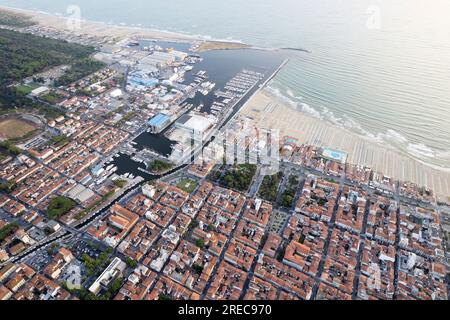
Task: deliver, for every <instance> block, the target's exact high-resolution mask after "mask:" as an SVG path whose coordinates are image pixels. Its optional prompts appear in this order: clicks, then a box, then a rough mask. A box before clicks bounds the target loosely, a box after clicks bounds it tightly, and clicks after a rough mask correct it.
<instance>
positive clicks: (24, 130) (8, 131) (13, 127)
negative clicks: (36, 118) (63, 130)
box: [0, 118, 38, 139]
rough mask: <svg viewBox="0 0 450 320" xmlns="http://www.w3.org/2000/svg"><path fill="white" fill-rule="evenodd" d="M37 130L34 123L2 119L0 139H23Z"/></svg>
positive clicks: (0, 120)
mask: <svg viewBox="0 0 450 320" xmlns="http://www.w3.org/2000/svg"><path fill="white" fill-rule="evenodd" d="M37 128H38V127H37V126H36V125H35V124H33V123H32V122H29V121H25V120H22V119H20V118H6V119H0V137H2V138H5V139H18V138H22V137H24V136H26V135H27V134H28V133H30V132H33V131H34V130H36V129H37Z"/></svg>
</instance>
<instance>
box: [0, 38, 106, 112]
mask: <svg viewBox="0 0 450 320" xmlns="http://www.w3.org/2000/svg"><path fill="white" fill-rule="evenodd" d="M93 52H94V48H92V47H86V46H82V45H78V44H72V43H68V42H65V41H60V40H53V39H49V38H44V37H38V36H34V35H31V34H24V33H20V32H15V31H9V30H3V29H0V61H2V63H1V64H0V113H7V112H10V111H12V110H14V109H16V108H18V109H27V110H33V111H36V110H40V111H41V112H40V114H43V115H46V116H49V117H52V116H54V115H55V113H56V112H55V111H54V110H51V107H49V106H48V105H45V104H42V103H39V102H37V101H32V100H30V99H28V98H27V97H26V96H25V95H24V94H23V93H21V92H20V91H18V90H16V89H15V88H14V87H9V85H10V84H12V83H14V82H17V81H21V80H22V79H24V78H27V77H30V76H32V75H34V74H36V73H38V72H41V71H43V70H45V69H46V68H49V67H54V66H58V65H62V64H70V65H71V66H72V68H71V69H70V70H69V71H68V73H67V74H66V75H64V76H63V79H62V80H63V81H62V82H63V83H66V82H67V81H70V80H78V79H76V78H77V77H83V76H85V75H86V74H87V73H89V72H94V71H96V70H97V69H99V68H101V67H102V66H103V64H102V63H98V62H96V61H92V60H90V58H89V56H90V55H91V54H92V53H93Z"/></svg>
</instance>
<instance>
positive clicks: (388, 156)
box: [0, 6, 450, 198]
mask: <svg viewBox="0 0 450 320" xmlns="http://www.w3.org/2000/svg"><path fill="white" fill-rule="evenodd" d="M0 10H4V11H10V12H13V13H19V14H23V15H27V16H30V18H31V20H32V21H33V22H36V23H37V24H38V25H40V26H42V27H50V28H53V29H55V30H59V31H69V30H70V28H69V26H68V24H67V21H68V18H67V17H62V16H56V15H54V14H51V13H45V12H42V11H33V10H28V9H18V8H11V7H5V6H0ZM76 33H78V34H85V35H90V36H97V37H103V38H110V39H111V40H110V41H116V42H118V41H122V40H125V39H131V38H140V39H154V40H160V41H174V42H187V43H189V42H199V43H200V46H201V45H202V44H206V45H207V46H208V45H210V46H211V48H209V49H208V48H207V49H208V50H229V49H236V47H235V46H237V47H238V48H239V46H242V47H241V48H242V49H260V50H289V49H290V50H292V49H293V48H284V49H281V48H278V49H275V48H266V49H264V48H256V47H253V46H250V45H247V44H245V43H242V42H238V41H225V40H215V39H205V38H202V37H201V36H195V35H185V34H181V33H176V32H170V31H163V30H156V29H151V28H145V27H136V26H122V25H111V24H108V23H105V22H96V21H89V20H82V22H81V27H80V29H79V30H77V31H76ZM227 44H228V45H230V46H231V48H226V45H227ZM214 46H216V48H214ZM208 50H204V51H208ZM204 51H203V52H204ZM302 51H305V52H308V51H307V50H303V49H302ZM261 101H262V103H263V105H262V106H255V102H261ZM264 103H266V105H265V108H267V106H268V104H274V105H275V108H274V110H276V109H277V108H278V109H281V111H279V112H277V118H278V119H280V118H283V119H284V120H281V121H273V119H272V121H271V120H270V119H268V117H267V116H268V115H269V116H270V114H271V113H273V111H274V110H271V111H270V112H267V111H268V110H265V109H264ZM250 107H253V108H256V109H259V113H260V114H262V115H263V116H262V117H256V118H257V119H256V120H255V121H254V122H255V124H259V126H260V127H269V128H270V127H272V128H274V129H280V131H281V132H286V134H283V135H292V136H294V137H296V138H298V139H299V141H300V142H302V143H303V142H305V143H309V144H311V145H318V146H321V145H322V146H327V147H331V148H337V149H340V150H342V151H345V152H347V153H348V154H349V161H350V162H351V163H354V164H359V165H365V166H368V167H371V168H373V169H374V170H377V171H379V172H382V173H384V174H386V175H390V176H392V177H394V178H396V179H399V180H401V181H411V182H414V183H417V184H418V185H422V186H426V187H429V188H431V189H433V190H434V192H435V193H436V194H440V195H441V196H445V197H446V198H447V197H448V196H450V186H449V184H450V172H449V171H446V170H445V168H436V167H434V166H433V165H432V164H428V163H426V162H424V161H419V160H418V159H414V158H412V157H411V156H408V155H406V154H404V153H401V152H399V151H397V150H396V149H395V147H394V146H390V145H387V144H383V145H381V144H379V143H377V142H376V141H373V140H371V139H370V138H367V137H364V136H362V135H360V134H358V133H356V132H353V131H351V130H349V129H345V128H340V127H338V126H335V125H333V124H331V123H328V122H327V121H326V120H321V119H318V118H314V117H313V116H310V115H308V114H306V113H305V112H302V111H301V110H296V109H295V108H293V107H292V106H290V105H289V103H287V102H285V101H283V99H282V98H280V97H277V96H275V95H274V94H272V93H270V92H269V91H268V89H267V83H266V84H265V86H264V87H262V88H260V89H259V90H258V91H257V92H255V94H254V95H253V96H252V97H250V99H249V100H248V101H247V102H246V103H245V104H244V105H243V106H242V108H241V110H240V111H239V112H238V113H237V114H236V116H239V115H244V116H248V115H251V114H252V112H251V111H252V110H248V109H249V108H250ZM260 114H259V115H260ZM259 115H258V116H259ZM286 115H289V116H288V117H287V118H286ZM289 132H290V133H291V134H289ZM352 146H353V147H352ZM399 163H402V164H403V166H400V167H398V166H397V164H399ZM443 179H444V180H445V181H441V180H443ZM436 181H437V182H436Z"/></svg>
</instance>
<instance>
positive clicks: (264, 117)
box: [238, 87, 450, 201]
mask: <svg viewBox="0 0 450 320" xmlns="http://www.w3.org/2000/svg"><path fill="white" fill-rule="evenodd" d="M238 116H242V117H247V118H249V119H250V120H251V123H252V125H254V126H256V127H259V128H266V129H278V130H280V137H283V136H292V137H295V138H297V139H298V140H299V144H302V143H305V144H309V145H314V146H317V147H329V148H333V149H338V150H340V151H344V152H347V153H348V163H351V164H357V165H361V166H366V167H369V168H371V169H373V170H375V171H377V172H380V173H383V174H385V175H387V176H390V177H393V178H395V179H397V180H399V181H404V182H413V183H416V184H418V185H419V186H425V187H428V188H430V189H432V190H433V191H434V193H435V194H436V196H437V197H438V198H442V199H445V200H446V201H447V200H448V197H449V196H450V172H448V171H445V170H439V169H437V168H433V167H432V165H429V164H426V163H422V162H419V161H418V160H416V159H413V158H411V157H409V156H407V155H405V154H402V153H401V152H399V151H397V150H396V149H395V148H394V147H392V146H388V145H385V144H384V145H383V144H379V143H376V142H374V141H372V140H370V139H369V138H367V137H364V136H362V135H359V134H357V133H355V132H353V131H351V130H348V129H345V128H339V127H337V126H335V125H333V124H331V123H328V122H327V121H324V120H322V119H318V118H315V117H313V116H310V115H308V114H306V113H304V112H302V111H299V110H295V109H294V108H293V107H291V106H289V104H287V103H286V102H283V101H282V99H281V98H279V97H276V96H274V95H273V94H271V93H270V92H269V91H268V89H267V88H266V87H264V88H261V89H260V90H259V91H258V92H257V93H255V95H254V96H252V97H251V98H250V99H249V100H248V101H247V102H246V103H245V105H244V106H243V107H242V108H241V110H240V112H239V114H238Z"/></svg>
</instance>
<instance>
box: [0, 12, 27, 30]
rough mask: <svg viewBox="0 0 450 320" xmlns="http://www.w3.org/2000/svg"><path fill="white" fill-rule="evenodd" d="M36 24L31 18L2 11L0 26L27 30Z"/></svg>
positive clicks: (0, 13)
mask: <svg viewBox="0 0 450 320" xmlns="http://www.w3.org/2000/svg"><path fill="white" fill-rule="evenodd" d="M34 24H35V23H34V22H33V21H31V18H30V17H28V16H26V15H23V14H19V13H14V12H10V11H4V10H0V25H3V26H10V27H17V28H26V27H29V26H32V25H34Z"/></svg>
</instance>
